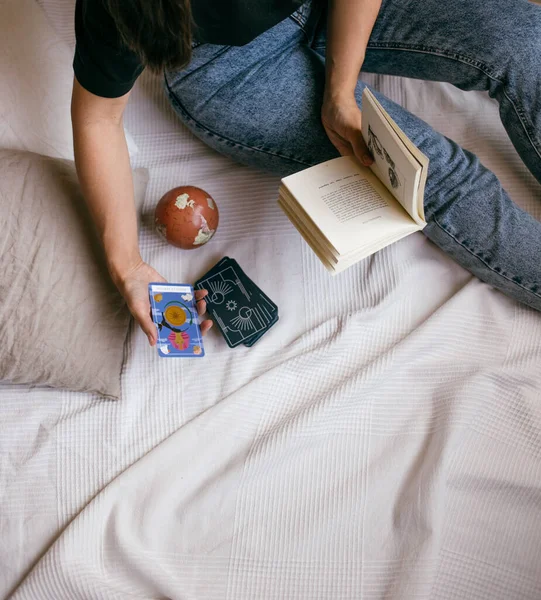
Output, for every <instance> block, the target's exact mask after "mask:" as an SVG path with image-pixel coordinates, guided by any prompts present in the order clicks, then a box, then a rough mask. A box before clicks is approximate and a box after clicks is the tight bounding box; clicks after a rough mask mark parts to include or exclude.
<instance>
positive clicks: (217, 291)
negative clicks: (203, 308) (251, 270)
mask: <svg viewBox="0 0 541 600" xmlns="http://www.w3.org/2000/svg"><path fill="white" fill-rule="evenodd" d="M209 288H210V291H211V292H212V295H211V296H210V298H209V300H210V301H211V302H214V304H221V303H222V302H223V301H224V300H225V297H226V296H227V294H230V293H231V292H232V291H233V287H232V286H230V285H229V284H228V283H227V282H225V281H218V282H215V281H211V282H210V283H209Z"/></svg>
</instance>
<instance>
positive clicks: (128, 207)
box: [71, 79, 141, 284]
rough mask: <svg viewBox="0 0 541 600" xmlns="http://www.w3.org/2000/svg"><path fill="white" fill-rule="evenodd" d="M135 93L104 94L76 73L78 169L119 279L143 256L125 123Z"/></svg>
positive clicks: (73, 109)
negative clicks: (85, 84) (84, 83)
mask: <svg viewBox="0 0 541 600" xmlns="http://www.w3.org/2000/svg"><path fill="white" fill-rule="evenodd" d="M128 98H129V94H126V95H125V96H122V97H121V98H114V99H110V98H100V97H98V96H94V95H93V94H91V93H90V92H87V91H86V90H85V89H84V88H83V87H81V85H80V84H79V83H78V82H77V80H76V79H74V84H73V96H72V105H71V117H72V124H73V141H74V148H75V163H76V166H77V174H78V176H79V181H80V183H81V187H82V190H83V194H84V196H85V199H86V201H87V203H88V206H89V208H90V211H91V213H92V216H93V218H94V221H95V223H96V226H97V228H98V232H99V235H100V237H101V240H102V243H103V246H104V248H105V253H106V255H107V262H108V266H109V270H110V271H111V275H112V277H113V279H114V280H115V283H117V284H118V283H119V281H120V280H122V279H123V277H125V275H126V274H127V273H128V272H129V271H130V270H132V269H133V268H134V267H136V266H137V265H138V264H139V263H140V262H141V256H140V254H139V246H138V242H137V217H136V213H135V205H134V199H133V181H132V174H131V168H130V158H129V155H128V147H127V145H126V138H125V135H124V127H123V125H122V117H123V113H124V108H125V107H126V104H127V102H128Z"/></svg>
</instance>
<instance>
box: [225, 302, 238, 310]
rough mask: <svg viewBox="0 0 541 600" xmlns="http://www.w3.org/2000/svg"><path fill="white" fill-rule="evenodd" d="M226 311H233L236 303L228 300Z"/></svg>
mask: <svg viewBox="0 0 541 600" xmlns="http://www.w3.org/2000/svg"><path fill="white" fill-rule="evenodd" d="M225 307H226V308H227V310H231V311H233V310H235V309H236V308H237V303H236V302H235V301H234V300H228V301H227V302H226V304H225Z"/></svg>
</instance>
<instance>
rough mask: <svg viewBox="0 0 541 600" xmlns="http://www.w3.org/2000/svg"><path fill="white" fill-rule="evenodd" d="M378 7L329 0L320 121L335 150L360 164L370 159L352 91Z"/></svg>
mask: <svg viewBox="0 0 541 600" xmlns="http://www.w3.org/2000/svg"><path fill="white" fill-rule="evenodd" d="M380 8H381V0H329V21H328V26H327V55H326V60H325V65H326V74H325V94H324V98H323V107H322V113H321V117H322V122H323V125H324V127H325V130H326V131H327V135H328V136H329V139H330V140H331V142H332V143H333V144H334V145H335V147H336V148H337V149H338V151H339V152H340V153H341V154H343V155H348V154H354V155H355V156H356V157H357V158H358V159H359V160H360V161H361V162H363V163H364V164H370V163H371V162H372V158H371V157H370V154H369V152H368V149H367V147H366V144H365V143H364V141H363V139H362V136H361V118H362V115H361V111H360V110H359V108H358V106H357V102H356V100H355V95H354V92H355V86H356V84H357V78H358V77H359V72H360V70H361V67H362V64H363V62H364V57H365V53H366V46H367V44H368V40H369V38H370V34H371V32H372V29H373V27H374V23H375V22H376V18H377V16H378V13H379V10H380Z"/></svg>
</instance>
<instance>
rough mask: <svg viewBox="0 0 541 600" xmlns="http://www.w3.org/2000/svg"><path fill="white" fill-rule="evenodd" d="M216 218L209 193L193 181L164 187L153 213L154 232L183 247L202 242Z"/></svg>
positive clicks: (197, 244) (191, 247) (206, 238)
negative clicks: (164, 192)
mask: <svg viewBox="0 0 541 600" xmlns="http://www.w3.org/2000/svg"><path fill="white" fill-rule="evenodd" d="M219 219H220V215H219V213H218V207H217V206H216V202H214V199H213V198H212V196H211V195H210V194H207V192H205V191H204V190H202V189H201V188H198V187H194V186H193V185H183V186H180V187H176V188H174V189H172V190H170V191H168V192H167V193H166V194H164V196H163V197H162V198H161V200H160V201H159V202H158V205H157V206H156V212H155V213H154V222H155V225H156V230H157V231H158V233H159V234H160V235H161V236H162V237H163V239H164V240H166V241H167V242H169V243H170V244H172V245H173V246H177V248H183V249H184V250H193V249H194V248H199V247H200V246H203V245H204V244H206V243H207V242H208V241H209V240H210V239H211V238H212V236H213V235H214V234H215V233H216V229H218V221H219Z"/></svg>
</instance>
